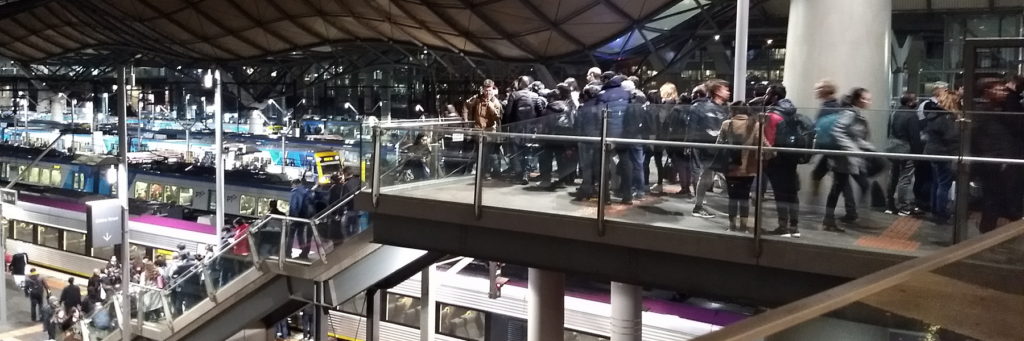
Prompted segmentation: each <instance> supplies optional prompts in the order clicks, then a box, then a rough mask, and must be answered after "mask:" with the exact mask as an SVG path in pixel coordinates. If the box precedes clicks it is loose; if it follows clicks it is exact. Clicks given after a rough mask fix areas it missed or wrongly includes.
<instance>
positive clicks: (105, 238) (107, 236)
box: [103, 233, 113, 242]
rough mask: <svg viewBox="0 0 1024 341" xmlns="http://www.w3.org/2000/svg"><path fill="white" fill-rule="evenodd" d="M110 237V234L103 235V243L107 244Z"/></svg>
mask: <svg viewBox="0 0 1024 341" xmlns="http://www.w3.org/2000/svg"><path fill="white" fill-rule="evenodd" d="M111 237H113V236H111V235H110V233H104V234H103V240H105V241H108V242H109V241H110V238H111Z"/></svg>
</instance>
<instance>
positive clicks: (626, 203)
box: [621, 200, 633, 206]
mask: <svg viewBox="0 0 1024 341" xmlns="http://www.w3.org/2000/svg"><path fill="white" fill-rule="evenodd" d="M621 204H623V205H626V206H632V205H633V200H623V201H622V202H621Z"/></svg>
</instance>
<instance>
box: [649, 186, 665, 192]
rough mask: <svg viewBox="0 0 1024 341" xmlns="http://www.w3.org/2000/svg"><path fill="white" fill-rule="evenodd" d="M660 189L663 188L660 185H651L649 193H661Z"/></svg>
mask: <svg viewBox="0 0 1024 341" xmlns="http://www.w3.org/2000/svg"><path fill="white" fill-rule="evenodd" d="M662 190H663V188H661V185H654V186H651V193H661V192H662Z"/></svg>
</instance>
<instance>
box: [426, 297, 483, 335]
mask: <svg viewBox="0 0 1024 341" xmlns="http://www.w3.org/2000/svg"><path fill="white" fill-rule="evenodd" d="M440 306H441V314H440V317H439V321H440V324H439V325H438V333H440V334H443V335H449V336H454V337H458V338H463V339H468V340H483V339H484V337H485V332H486V331H487V329H485V327H486V321H485V315H484V313H483V312H481V311H477V310H473V309H469V308H463V307H457V306H453V305H447V304H443V303H442V304H441V305H440Z"/></svg>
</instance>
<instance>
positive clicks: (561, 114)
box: [537, 84, 576, 190]
mask: <svg viewBox="0 0 1024 341" xmlns="http://www.w3.org/2000/svg"><path fill="white" fill-rule="evenodd" d="M572 103H573V102H572V90H571V89H570V88H569V86H568V85H567V84H558V86H556V87H555V91H552V92H551V93H549V98H548V105H547V107H546V108H545V109H544V116H543V117H544V123H543V126H544V127H545V130H544V131H543V133H546V134H552V135H563V136H567V135H572V133H573V126H574V124H575V119H576V109H575V107H574V106H573V104H572ZM541 148H542V150H541V152H540V155H538V156H537V160H538V162H539V163H540V167H539V168H540V185H538V187H540V188H542V189H547V190H554V189H555V188H557V187H561V186H563V185H564V184H565V183H566V182H568V179H569V177H570V176H572V173H574V172H576V164H575V163H574V162H570V160H569V158H568V157H567V155H566V153H567V151H568V149H569V145H568V144H567V143H566V142H561V141H543V142H542V143H541ZM552 162H555V163H557V164H558V171H557V174H556V175H555V179H554V180H555V181H554V183H552V181H551V180H552V179H551V175H552V167H551V164H552Z"/></svg>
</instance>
